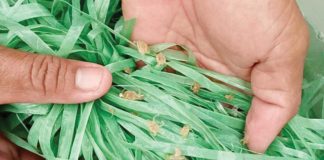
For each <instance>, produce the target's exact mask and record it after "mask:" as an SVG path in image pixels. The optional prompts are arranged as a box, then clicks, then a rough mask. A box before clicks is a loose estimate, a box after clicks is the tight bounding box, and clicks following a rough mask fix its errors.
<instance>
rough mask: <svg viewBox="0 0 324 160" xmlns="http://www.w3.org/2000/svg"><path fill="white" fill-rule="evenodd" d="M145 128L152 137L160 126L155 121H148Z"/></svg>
mask: <svg viewBox="0 0 324 160" xmlns="http://www.w3.org/2000/svg"><path fill="white" fill-rule="evenodd" d="M147 126H148V128H149V130H150V132H151V133H152V134H153V135H154V136H156V135H157V134H158V132H159V130H160V126H159V125H158V124H157V123H156V122H155V121H148V123H147Z"/></svg>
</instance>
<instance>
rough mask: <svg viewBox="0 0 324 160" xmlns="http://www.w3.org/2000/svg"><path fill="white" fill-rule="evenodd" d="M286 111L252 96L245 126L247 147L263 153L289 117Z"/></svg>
mask: <svg viewBox="0 0 324 160" xmlns="http://www.w3.org/2000/svg"><path fill="white" fill-rule="evenodd" d="M287 112H288V111H285V109H284V108H282V107H280V106H277V105H275V104H271V103H267V102H265V101H263V100H261V99H259V98H257V97H254V98H253V101H252V106H251V109H250V110H249V113H248V115H247V119H246V126H245V138H244V139H245V142H246V145H247V147H248V148H249V149H250V150H251V151H253V152H256V153H264V152H265V151H266V150H267V148H268V147H269V145H270V144H271V143H272V141H273V140H274V139H275V138H276V136H277V135H278V134H279V133H280V131H281V129H282V128H283V127H284V125H285V124H286V123H287V122H288V120H289V119H290V118H291V116H290V115H289V114H287Z"/></svg>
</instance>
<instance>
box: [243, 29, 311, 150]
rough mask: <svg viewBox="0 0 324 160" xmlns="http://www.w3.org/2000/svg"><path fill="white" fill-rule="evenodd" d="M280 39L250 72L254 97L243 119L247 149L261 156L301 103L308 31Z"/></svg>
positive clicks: (299, 31) (301, 31)
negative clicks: (244, 120)
mask: <svg viewBox="0 0 324 160" xmlns="http://www.w3.org/2000/svg"><path fill="white" fill-rule="evenodd" d="M295 34H296V35H298V36H289V38H287V39H285V38H284V39H282V40H281V41H280V44H279V45H277V46H276V47H275V48H274V49H273V50H272V51H271V54H269V57H268V58H267V59H265V60H264V61H262V62H260V63H259V64H256V65H255V66H254V67H253V69H252V72H251V83H252V90H253V93H254V98H253V100H252V105H251V108H250V110H249V113H248V116H247V119H246V127H245V130H246V133H245V140H246V142H247V146H248V148H249V149H251V150H253V151H256V152H259V153H263V152H264V151H265V150H266V149H267V148H268V146H269V145H270V144H271V142H272V141H273V140H274V139H275V137H276V136H277V135H278V134H279V132H280V131H281V129H282V128H283V127H284V125H285V124H286V123H287V122H288V121H289V120H290V119H291V118H292V117H293V116H294V115H295V114H296V113H297V111H298V107H299V103H300V100H301V86H302V79H303V64H304V57H305V54H306V50H307V44H308V34H307V29H305V28H304V29H300V30H297V31H296V32H295Z"/></svg>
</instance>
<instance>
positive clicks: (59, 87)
mask: <svg viewBox="0 0 324 160" xmlns="http://www.w3.org/2000/svg"><path fill="white" fill-rule="evenodd" d="M0 76H1V79H0V95H1V96H0V104H6V103H17V102H28V103H81V102H87V101H91V100H93V99H96V98H99V97H101V96H102V95H103V94H104V93H106V92H107V90H108V88H109V87H110V85H111V75H110V73H109V72H108V70H107V69H105V68H104V67H102V66H100V65H97V64H91V63H86V62H79V61H73V60H65V59H61V58H58V57H53V56H49V55H36V54H31V53H28V54H27V53H25V52H21V51H18V50H13V49H8V48H4V47H1V46H0ZM3 158H4V159H23V160H35V159H36V158H35V156H34V155H33V154H31V153H29V152H27V151H25V150H22V149H18V148H17V147H16V146H14V145H13V144H12V143H10V142H9V141H7V140H6V139H5V138H4V137H3V136H0V159H3Z"/></svg>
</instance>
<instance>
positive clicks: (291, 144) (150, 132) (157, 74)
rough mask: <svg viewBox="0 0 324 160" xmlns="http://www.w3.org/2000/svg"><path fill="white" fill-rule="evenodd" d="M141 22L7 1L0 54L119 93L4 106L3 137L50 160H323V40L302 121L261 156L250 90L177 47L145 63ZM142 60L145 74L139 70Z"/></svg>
mask: <svg viewBox="0 0 324 160" xmlns="http://www.w3.org/2000/svg"><path fill="white" fill-rule="evenodd" d="M134 23H135V21H134V20H130V21H124V20H123V19H122V18H121V8H120V2H119V1H118V0H95V1H94V0H84V1H81V3H80V0H70V1H69V0H66V1H64V0H53V1H51V0H1V1H0V44H1V45H4V46H8V47H11V48H16V49H20V50H24V51H28V52H35V53H47V54H52V55H56V56H61V57H65V58H70V59H77V60H83V61H89V62H94V63H98V64H102V65H105V66H106V67H107V69H109V70H110V71H111V72H112V73H113V86H112V88H111V90H110V91H109V93H107V94H106V95H104V96H103V97H102V98H101V99H98V100H96V101H94V102H89V103H85V104H70V105H62V104H42V105H40V104H9V105H3V106H1V107H0V112H1V120H0V123H1V124H0V128H1V130H2V132H3V133H4V134H5V135H6V136H7V137H8V138H9V139H10V140H11V141H12V142H13V143H15V144H17V145H18V146H21V147H22V148H25V149H27V150H29V151H31V152H34V153H36V154H38V155H40V156H42V157H44V158H46V159H72V160H76V159H85V160H92V159H99V160H104V159H111V160H117V159H121V160H159V159H169V160H183V159H193V160H201V159H229V160H230V159H249V160H250V159H284V160H289V159H303V160H305V159H324V152H323V150H324V119H321V118H324V109H323V108H324V104H323V102H324V99H323V97H324V94H323V93H324V91H323V90H324V89H323V88H324V87H323V86H324V85H323V84H324V78H323V75H324V74H323V67H324V65H322V62H321V61H319V60H318V59H321V60H323V59H324V58H323V55H324V54H323V52H324V45H323V43H322V42H321V41H319V40H317V39H316V36H314V35H316V34H315V32H313V31H312V42H311V48H310V51H309V52H310V55H309V57H308V59H307V63H306V68H305V77H306V78H305V80H304V87H303V99H302V104H301V109H300V113H299V115H297V116H295V117H294V118H293V119H292V120H291V121H290V122H289V124H287V125H286V127H285V128H284V129H283V130H282V132H281V134H280V136H278V137H277V138H276V139H275V141H274V142H273V144H272V145H271V146H270V148H269V149H268V150H267V152H266V154H264V155H260V154H254V153H251V152H250V151H249V150H248V149H247V148H246V146H244V144H243V142H242V138H243V130H244V121H245V116H246V113H247V111H248V109H249V105H250V100H251V96H250V94H249V93H251V90H250V87H249V84H248V83H247V82H244V81H242V80H240V79H236V78H233V77H228V76H224V75H221V74H218V73H215V72H211V71H207V70H204V69H200V68H197V67H196V66H195V59H194V57H193V56H192V55H191V54H190V51H188V50H186V48H185V47H183V49H184V51H187V52H188V54H182V53H181V52H180V51H175V50H172V49H170V48H171V47H173V46H175V45H176V44H172V43H166V44H157V45H154V46H150V48H149V50H148V51H147V53H145V54H141V53H140V52H139V51H141V52H143V51H145V45H144V46H143V45H141V46H139V47H144V48H140V49H138V48H136V44H134V43H132V42H129V40H128V38H129V37H130V35H131V31H132V26H133V25H134ZM158 53H159V54H158ZM165 58H166V61H165ZM138 60H142V61H143V62H144V63H145V64H147V65H146V66H145V67H143V68H141V69H136V63H135V62H136V61H138ZM320 66H322V67H320ZM166 67H170V68H172V69H173V70H175V72H171V73H170V72H165V68H166ZM130 72H131V73H130ZM224 84H226V85H224ZM229 86H232V87H229ZM233 87H235V88H237V89H239V90H240V91H243V92H240V91H238V90H237V89H233ZM228 106H232V107H228ZM315 118H317V119H315Z"/></svg>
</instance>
